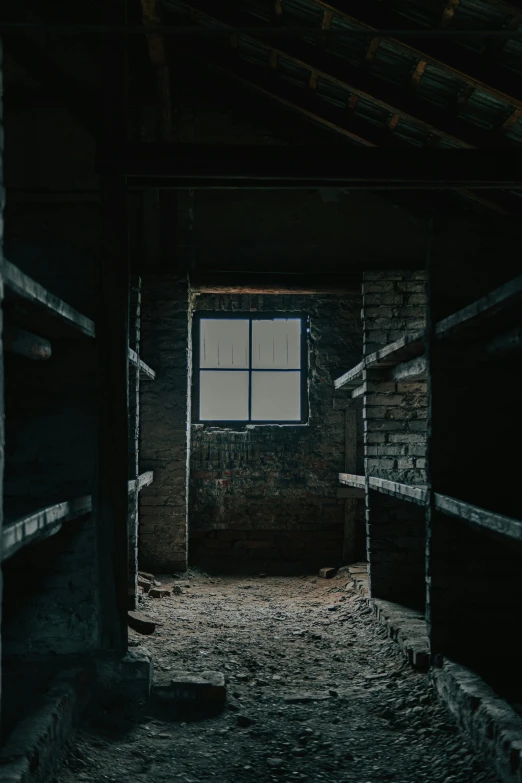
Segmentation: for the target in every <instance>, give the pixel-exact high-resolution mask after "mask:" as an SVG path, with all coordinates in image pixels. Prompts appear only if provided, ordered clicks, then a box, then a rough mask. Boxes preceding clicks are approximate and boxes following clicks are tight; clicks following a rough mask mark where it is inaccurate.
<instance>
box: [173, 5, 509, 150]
mask: <svg viewBox="0 0 522 783" xmlns="http://www.w3.org/2000/svg"><path fill="white" fill-rule="evenodd" d="M317 1H318V0H314V2H317ZM179 4H180V5H182V6H183V7H184V8H187V9H191V8H194V7H195V6H196V4H197V6H196V7H197V8H198V14H199V17H201V18H206V19H207V20H209V21H212V22H213V23H214V24H215V23H217V24H223V25H224V26H225V25H229V24H233V23H234V19H235V17H234V18H229V16H227V12H226V10H225V9H224V8H223V7H222V6H220V7H219V17H218V16H217V14H218V9H217V7H216V6H215V5H214V4H211V3H210V2H209V0H190V2H187V0H180V3H179ZM210 9H211V10H212V12H211V11H210ZM241 21H244V20H243V19H241ZM236 23H237V22H236ZM248 37H249V39H250V40H252V41H255V42H256V43H258V44H259V43H260V44H262V45H263V46H266V47H267V48H275V47H274V46H273V42H272V41H268V40H265V39H264V37H263V27H262V26H260V28H259V35H257V36H255V37H254V36H252V35H249V36H248ZM278 52H279V54H280V56H283V57H285V58H287V59H289V60H292V61H293V62H294V63H296V64H297V65H299V66H301V67H303V68H305V69H306V70H312V69H313V70H314V71H315V72H316V73H317V74H318V77H319V78H320V79H321V80H322V79H324V80H326V81H330V82H331V83H333V84H335V85H336V86H338V87H341V88H343V89H345V90H347V92H349V93H351V94H354V93H355V94H357V95H358V97H359V98H363V99H365V100H368V101H370V102H371V103H374V104H376V105H378V106H380V107H381V108H382V109H384V110H385V111H387V112H390V113H392V114H395V113H397V114H399V115H400V117H401V119H405V120H407V121H409V122H411V123H412V124H415V125H417V126H418V127H420V128H424V129H425V130H426V131H428V132H430V133H434V134H436V135H438V136H439V137H441V138H443V139H446V140H447V141H450V142H453V143H456V144H458V145H459V146H462V147H493V148H496V147H502V146H504V147H506V146H512V145H511V143H510V142H509V140H508V139H505V137H504V136H503V134H500V133H499V134H496V135H495V134H494V133H493V132H490V131H485V130H484V129H482V128H479V127H478V126H477V127H474V126H472V125H471V124H470V123H466V124H463V123H462V122H460V121H459V120H458V117H454V116H452V115H451V114H449V113H447V112H446V113H445V112H444V111H440V110H439V109H437V108H436V107H433V106H430V105H429V104H428V103H427V102H424V101H423V102H422V104H421V103H420V102H419V100H418V99H417V98H415V97H414V96H413V95H411V94H408V91H404V90H402V89H401V88H400V87H397V86H396V85H393V84H391V83H390V84H388V83H386V82H383V81H382V80H381V79H379V78H378V77H376V76H374V75H373V74H372V73H371V72H370V71H369V70H367V69H364V68H363V69H361V68H355V67H353V66H351V65H350V64H349V63H347V62H345V61H344V60H341V59H340V58H338V57H334V56H332V55H330V54H328V53H325V52H323V51H322V50H321V49H320V48H319V47H316V46H311V45H307V44H306V43H305V42H302V41H301V42H298V41H297V42H296V41H288V42H287V43H286V46H285V48H284V49H282V48H280V47H278ZM423 62H426V61H423ZM470 89H473V88H470ZM521 108H522V105H521Z"/></svg>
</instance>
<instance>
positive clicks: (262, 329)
mask: <svg viewBox="0 0 522 783" xmlns="http://www.w3.org/2000/svg"><path fill="white" fill-rule="evenodd" d="M252 367H254V368H257V369H261V368H262V367H266V368H267V369H272V368H273V369H281V370H298V369H300V367H301V319H300V318H288V319H277V320H275V321H262V320H260V321H252Z"/></svg>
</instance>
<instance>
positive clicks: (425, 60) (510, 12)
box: [163, 0, 522, 213]
mask: <svg viewBox="0 0 522 783" xmlns="http://www.w3.org/2000/svg"><path fill="white" fill-rule="evenodd" d="M515 2H520V0H515ZM163 8H164V10H165V11H166V13H167V16H168V19H169V21H170V20H174V21H177V20H179V22H180V24H183V25H193V24H194V23H195V22H197V23H198V24H199V25H204V26H207V27H217V28H225V29H226V30H228V31H229V30H230V29H231V28H236V29H237V31H238V32H237V34H228V35H223V36H220V37H219V38H217V39H211V38H208V37H206V38H200V39H198V38H197V37H194V38H193V39H191V40H190V41H186V42H184V48H185V51H186V53H187V54H190V55H192V56H193V57H197V58H198V59H199V60H200V62H204V63H206V64H207V65H208V66H209V67H210V68H213V69H214V70H216V71H217V72H219V73H221V74H222V75H223V76H226V77H229V78H232V79H236V80H237V81H240V82H242V83H243V84H246V85H249V86H250V87H252V88H253V89H254V90H256V91H258V92H262V93H264V95H265V96H269V97H271V98H273V99H274V100H275V101H277V102H279V103H282V104H283V105H285V106H286V107H288V108H291V109H293V110H295V111H297V112H300V113H302V114H304V115H305V116H307V117H308V119H309V120H310V121H311V122H312V123H318V124H319V125H322V126H323V127H324V126H326V127H327V128H329V129H330V130H331V131H332V132H333V133H337V134H342V135H343V136H344V137H345V139H346V140H347V141H348V142H351V143H355V144H364V145H366V146H390V147H401V146H410V145H416V146H419V147H422V146H437V147H438V148H441V147H442V148H448V149H455V148H457V149H458V148H462V149H465V148H491V149H505V150H509V149H513V150H516V149H517V148H518V147H519V145H521V144H522V8H519V7H518V6H517V5H515V4H513V3H512V4H508V3H506V2H504V1H503V0H448V2H446V4H444V3H442V4H441V2H440V0H331V2H325V1H324V0H275V2H274V0H235V2H227V0H220V2H216V0H163ZM275 28H277V29H278V30H279V31H280V32H281V31H282V32H285V33H286V34H283V35H274V34H273V33H274V29H275ZM292 30H293V31H294V33H295V34H288V33H289V32H290V31H292ZM380 30H388V31H389V30H393V31H394V32H393V34H392V35H389V34H387V35H386V36H385V37H383V38H380V37H379V31H380ZM477 30H480V31H486V32H489V33H490V32H491V31H498V32H502V31H503V32H504V33H506V36H505V37H498V36H497V37H491V36H490V37H487V36H485V37H477V36H470V35H468V34H467V33H469V32H470V31H477ZM430 31H435V32H436V31H446V32H447V33H454V35H453V36H452V37H447V36H446V37H444V38H441V37H440V36H432V35H429V34H428V33H430ZM415 33H417V37H415ZM517 33H518V34H521V37H519V38H510V37H508V36H509V35H515V34H517ZM459 36H460V37H459ZM465 195H467V196H472V195H473V194H470V193H467V194H465ZM517 196H518V193H515V192H510V193H509V194H508V193H504V194H499V195H498V196H497V195H495V196H491V199H490V198H489V196H488V197H487V198H488V203H489V204H490V206H492V207H493V208H497V209H498V210H499V211H505V212H508V213H509V212H510V211H511V209H512V210H513V212H516V211H517V210H518V204H519V203H520V199H519V198H517ZM481 200H482V201H484V198H483V196H482V197H481Z"/></svg>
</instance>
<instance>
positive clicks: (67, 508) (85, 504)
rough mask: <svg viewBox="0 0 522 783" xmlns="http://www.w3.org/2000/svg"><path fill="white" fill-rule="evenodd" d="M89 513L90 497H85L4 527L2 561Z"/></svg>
mask: <svg viewBox="0 0 522 783" xmlns="http://www.w3.org/2000/svg"><path fill="white" fill-rule="evenodd" d="M91 511H92V497H91V496H90V495H86V496H84V497H81V498H77V499H75V500H68V501H65V502H63V503H55V504H54V505H52V506H46V507H45V508H41V509H39V510H38V511H33V512H32V513H30V514H26V515H25V516H23V517H21V519H18V520H15V521H14V522H11V523H9V524H7V525H5V526H4V528H3V531H2V542H3V546H2V560H7V558H9V557H12V555H14V554H15V552H18V550H19V549H22V547H25V546H27V545H28V544H32V543H34V542H35V541H41V540H43V539H44V538H48V537H49V536H52V535H54V534H55V533H57V532H58V531H59V530H60V529H61V527H62V524H63V523H64V522H68V521H70V520H71V519H77V518H78V517H81V516H84V515H85V514H88V513H90V512H91Z"/></svg>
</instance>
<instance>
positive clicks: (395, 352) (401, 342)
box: [364, 331, 424, 369]
mask: <svg viewBox="0 0 522 783" xmlns="http://www.w3.org/2000/svg"><path fill="white" fill-rule="evenodd" d="M423 351H424V331H419V332H415V333H414V334H407V335H404V337H400V338H399V339H398V340H395V341H394V342H393V343H390V344H389V345H385V346H384V348H381V349H380V350H378V351H375V352H374V353H371V354H369V356H367V357H366V359H365V360H364V361H365V367H366V368H367V369H369V368H376V369H378V368H381V367H392V366H395V365H397V364H399V363H401V362H403V361H404V360H406V359H409V358H410V357H415V356H419V355H420V354H421V353H423Z"/></svg>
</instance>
